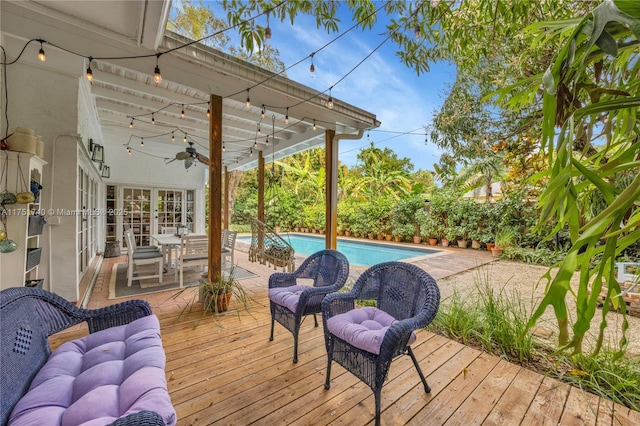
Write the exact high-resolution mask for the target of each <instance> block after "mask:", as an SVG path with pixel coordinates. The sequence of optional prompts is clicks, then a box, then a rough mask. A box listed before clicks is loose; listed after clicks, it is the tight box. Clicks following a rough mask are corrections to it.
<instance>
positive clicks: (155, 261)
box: [125, 227, 238, 287]
mask: <svg viewBox="0 0 640 426" xmlns="http://www.w3.org/2000/svg"><path fill="white" fill-rule="evenodd" d="M176 231H177V228H175V227H165V228H163V229H162V233H161V234H152V235H151V239H152V240H154V241H156V243H157V245H148V246H138V245H137V244H136V240H135V236H134V234H133V231H132V230H131V229H127V230H126V231H125V238H126V241H127V247H128V252H127V263H128V268H127V286H128V287H131V284H132V282H133V279H134V273H135V274H136V278H137V279H151V278H157V279H158V281H159V282H160V283H162V280H163V274H164V273H165V272H167V271H168V270H169V269H170V268H171V269H173V270H174V280H176V281H177V280H178V278H179V281H180V287H183V286H184V270H185V268H190V267H194V266H199V267H200V268H202V269H204V267H205V266H206V265H207V263H208V258H209V237H208V236H207V235H188V234H187V235H177V233H176ZM237 235H238V233H237V231H232V230H229V229H224V230H223V232H222V241H221V243H222V244H221V247H222V250H221V256H222V265H223V267H224V266H225V265H233V257H234V250H235V244H236V237H237ZM144 265H153V266H154V268H153V269H152V270H145V269H142V268H138V267H139V266H144Z"/></svg>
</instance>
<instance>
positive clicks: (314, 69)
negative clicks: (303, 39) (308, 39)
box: [309, 52, 316, 75]
mask: <svg viewBox="0 0 640 426" xmlns="http://www.w3.org/2000/svg"><path fill="white" fill-rule="evenodd" d="M315 54H316V52H313V53H312V54H311V66H310V67H309V72H310V73H311V74H312V75H313V73H314V72H315V71H316V66H315V65H313V55H315Z"/></svg>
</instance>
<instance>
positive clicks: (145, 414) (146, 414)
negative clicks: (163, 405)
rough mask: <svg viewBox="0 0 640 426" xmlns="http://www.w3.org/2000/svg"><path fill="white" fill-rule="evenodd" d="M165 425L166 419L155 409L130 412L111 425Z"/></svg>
mask: <svg viewBox="0 0 640 426" xmlns="http://www.w3.org/2000/svg"><path fill="white" fill-rule="evenodd" d="M147 425H148V426H152V425H157V426H165V423H164V420H163V419H162V416H160V414H158V413H156V412H155V411H140V412H138V413H133V414H129V415H128V416H126V417H122V418H120V419H118V420H116V421H115V422H113V423H111V426H147Z"/></svg>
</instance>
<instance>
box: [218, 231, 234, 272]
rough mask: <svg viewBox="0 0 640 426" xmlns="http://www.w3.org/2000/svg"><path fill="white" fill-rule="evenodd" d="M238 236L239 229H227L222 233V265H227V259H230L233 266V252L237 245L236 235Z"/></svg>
mask: <svg viewBox="0 0 640 426" xmlns="http://www.w3.org/2000/svg"><path fill="white" fill-rule="evenodd" d="M237 236H238V231H232V230H230V229H225V230H224V231H223V233H222V249H221V254H222V259H221V260H222V267H223V268H224V267H225V264H226V262H227V259H230V262H231V263H230V265H229V266H233V252H234V250H235V246H236V237H237Z"/></svg>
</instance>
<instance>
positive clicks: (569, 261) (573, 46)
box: [511, 0, 640, 353]
mask: <svg viewBox="0 0 640 426" xmlns="http://www.w3.org/2000/svg"><path fill="white" fill-rule="evenodd" d="M617 5H620V6H621V7H625V12H622V11H620V10H619V9H618V8H617ZM630 5H631V3H629V2H624V1H620V0H619V1H605V2H602V3H601V4H599V5H598V6H597V7H595V8H594V9H593V10H592V11H591V12H590V13H589V14H587V15H586V16H584V18H582V19H574V20H568V21H561V22H557V21H554V22H541V23H539V24H536V25H533V26H531V28H530V29H529V32H528V33H527V34H526V35H527V36H529V37H531V36H534V35H535V36H537V37H538V38H537V39H536V42H538V43H539V44H540V45H547V46H552V48H553V49H554V50H555V55H554V57H553V60H552V61H551V63H550V65H549V67H548V68H547V70H546V71H545V73H544V74H543V75H538V76H536V78H535V79H533V80H532V83H533V84H535V85H538V84H540V83H542V84H544V89H545V90H544V95H543V122H542V123H543V125H542V136H543V138H542V143H541V145H542V148H543V149H544V150H545V152H546V154H547V161H548V164H549V173H548V176H547V178H548V180H549V183H548V186H547V189H546V190H545V191H544V192H543V194H542V196H541V198H540V203H541V206H542V214H541V217H540V224H539V229H542V228H543V227H544V226H546V225H548V224H553V225H554V227H553V229H552V231H551V232H550V233H549V234H548V237H547V238H548V239H551V238H552V237H554V236H555V235H556V234H557V233H558V232H560V230H562V229H563V228H565V227H567V228H568V230H569V235H570V238H571V244H572V245H571V248H570V250H569V251H568V253H567V256H566V257H565V259H564V260H563V262H562V263H561V264H560V266H559V269H558V271H557V273H556V274H555V276H553V277H552V276H551V274H547V275H546V278H547V280H548V284H547V293H546V295H545V297H544V298H543V300H542V301H541V303H540V305H539V306H538V308H537V309H536V311H535V312H534V314H533V316H532V318H531V321H530V323H529V326H530V327H533V325H534V324H535V322H536V321H537V320H538V319H539V318H540V317H541V315H542V314H543V312H544V311H545V310H546V309H547V308H549V307H552V308H553V309H554V312H555V314H556V317H557V320H558V325H559V327H560V333H559V345H560V346H561V347H562V348H565V349H569V350H572V351H573V353H581V352H582V350H583V340H584V336H585V334H586V332H587V331H588V330H589V328H590V327H591V321H592V319H593V318H594V316H595V314H596V306H597V304H598V303H600V301H599V300H598V295H599V294H600V291H601V289H602V288H604V287H603V285H604V286H606V289H607V291H606V296H605V300H604V308H603V310H602V320H601V321H600V331H599V335H598V344H597V345H596V347H595V349H594V351H595V352H596V353H597V352H598V351H599V350H600V348H601V345H602V341H603V338H604V329H605V328H606V327H607V322H606V319H605V318H606V314H607V311H608V307H609V304H610V302H611V303H613V304H614V306H618V303H619V299H617V298H616V297H615V296H616V295H617V294H619V293H620V287H619V285H618V282H617V281H616V280H615V275H614V266H615V261H616V258H617V256H619V255H620V254H622V253H623V252H624V251H625V249H627V248H628V247H629V246H630V245H632V244H635V243H636V241H638V239H640V205H638V203H637V200H638V199H640V174H639V173H638V169H639V167H640V163H639V162H638V158H639V157H640V144H639V143H638V134H640V128H639V126H638V122H637V114H638V108H639V107H640V85H638V68H639V66H640V65H639V63H638V48H637V46H638V38H639V36H640V10H638V9H637V7H636V8H634V7H628V6H630ZM515 89H516V88H515V87H514V88H511V90H515ZM517 89H520V90H522V95H521V96H519V97H518V98H517V100H518V101H519V102H523V101H524V99H525V98H526V97H527V96H530V93H531V91H532V90H533V89H532V88H531V87H530V86H525V85H524V84H520V85H519V87H517ZM536 90H537V89H536ZM558 129H559V130H558ZM598 138H600V139H603V140H606V144H604V145H602V146H598V147H597V149H596V147H595V144H596V143H597V142H598ZM619 173H630V174H631V176H632V178H631V179H630V181H629V183H628V185H627V186H626V187H625V188H618V187H616V185H615V184H614V182H613V180H614V179H615V176H617V175H618V174H619ZM593 187H595V188H597V190H598V191H599V192H600V193H601V194H602V196H603V199H604V200H605V203H606V205H607V207H606V208H605V209H604V210H602V211H601V212H600V213H599V214H597V216H595V217H590V216H591V215H590V214H589V212H586V211H584V210H583V208H581V203H580V194H583V193H585V191H589V190H590V188H593ZM594 258H599V259H600V260H599V262H598V263H597V264H595V265H594V264H592V259H594ZM577 271H578V273H579V275H580V282H579V288H578V289H577V291H574V290H572V289H570V286H569V283H570V280H571V278H572V277H573V275H574V274H575V273H576V272H577ZM590 283H593V284H592V285H591V288H590ZM572 296H574V297H575V298H576V315H575V316H574V318H575V320H574V321H573V324H571V322H570V319H569V315H568V312H567V311H568V307H567V302H566V298H567V297H572ZM620 307H621V311H622V312H623V313H625V311H626V309H625V306H624V304H620ZM621 327H622V332H623V333H622V335H623V337H622V338H621V340H620V342H619V344H620V350H621V351H623V350H624V349H625V348H626V343H627V341H626V336H625V331H626V329H627V327H628V324H627V323H626V321H624V322H623V324H622V326H621ZM570 328H571V329H572V330H571V331H572V332H573V334H572V335H571V333H570V331H569V330H570Z"/></svg>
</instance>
